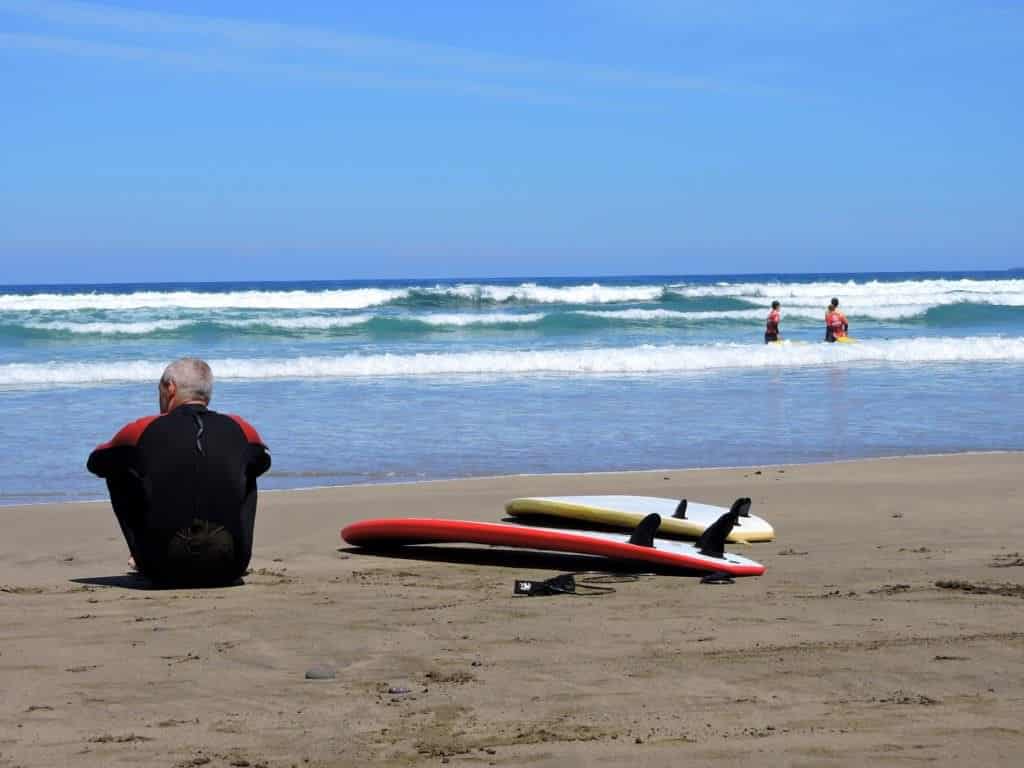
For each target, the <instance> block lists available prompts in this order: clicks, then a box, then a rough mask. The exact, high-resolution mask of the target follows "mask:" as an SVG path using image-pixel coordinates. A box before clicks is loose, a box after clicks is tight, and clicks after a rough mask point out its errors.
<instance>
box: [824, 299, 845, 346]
mask: <svg viewBox="0 0 1024 768" xmlns="http://www.w3.org/2000/svg"><path fill="white" fill-rule="evenodd" d="M849 330H850V324H849V322H847V320H846V315H844V314H843V313H842V312H840V311H839V299H836V298H833V299H832V301H831V302H830V303H829V305H828V309H826V310H825V341H836V340H837V339H842V338H844V337H845V336H846V333H847V331H849Z"/></svg>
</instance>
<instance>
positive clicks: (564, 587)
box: [512, 571, 636, 597]
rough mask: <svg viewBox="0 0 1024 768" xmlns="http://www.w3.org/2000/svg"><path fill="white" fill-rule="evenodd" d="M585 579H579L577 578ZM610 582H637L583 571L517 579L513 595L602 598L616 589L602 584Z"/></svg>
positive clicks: (632, 578)
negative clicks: (548, 577)
mask: <svg viewBox="0 0 1024 768" xmlns="http://www.w3.org/2000/svg"><path fill="white" fill-rule="evenodd" d="M578 576H580V577H583V578H580V579H577V577H578ZM608 581H616V582H618V581H636V577H635V576H634V577H628V576H626V577H623V576H617V575H615V576H613V575H611V574H606V573H592V572H588V571H583V572H581V573H563V574H560V575H558V576H554V577H552V578H550V579H543V580H539V581H538V580H536V579H516V582H515V584H514V585H513V587H512V594H513V595H526V596H527V597H538V596H548V595H574V596H576V597H600V596H601V595H610V594H611V593H612V592H614V591H615V587H609V586H606V585H605V584H602V583H600V582H608Z"/></svg>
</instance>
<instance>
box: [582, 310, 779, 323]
mask: <svg viewBox="0 0 1024 768" xmlns="http://www.w3.org/2000/svg"><path fill="white" fill-rule="evenodd" d="M572 314H576V315H586V316H587V317H603V318H605V319H606V320H636V321H641V322H646V321H650V320H675V321H680V322H685V321H698V322H699V321H703V320H753V319H758V318H762V317H764V316H766V315H767V312H765V311H764V310H760V309H730V310H719V311H710V310H709V311H700V312H683V311H680V310H675V309H635V308H634V309H580V310H576V311H575V312H573V313H572Z"/></svg>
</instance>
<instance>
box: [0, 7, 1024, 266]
mask: <svg viewBox="0 0 1024 768" xmlns="http://www.w3.org/2000/svg"><path fill="white" fill-rule="evenodd" d="M1022 73H1024V3H1021V2H995V1H993V2H986V1H985V0H976V1H973V2H959V1H958V2H953V1H950V2H945V1H944V0H931V1H928V2H925V1H921V2H917V1H916V0H907V1H905V2H901V1H900V0H888V1H887V2H875V1H874V0H860V2H846V0H836V1H835V2H827V1H824V0H821V1H817V2H814V1H811V0H807V1H806V2H776V3H765V2H755V1H754V0H749V1H748V2H742V1H736V2H730V1H729V0H721V1H720V2H705V3H698V2H688V1H687V0H649V1H645V0H630V1H627V0H565V2H557V3H552V2H534V1H533V0H521V1H520V2H517V3H500V4H499V3H481V2H472V3H471V2H449V1H448V0H433V1H432V2H430V3H424V2H383V1H382V2H379V3H349V2H342V3H339V2H326V1H322V2H319V1H317V2H315V1H313V0H308V1H307V2H302V3H294V2H293V3H280V2H279V3H270V2H199V0H193V1H188V2H171V1H170V0H164V1H163V2H159V1H155V2H137V3H132V4H128V3H118V4H114V3H107V4H98V3H88V2H63V1H61V0H0V93H2V94H3V98H2V102H0V170H2V172H0V264H2V265H3V266H2V267H0V283H8V284H10V283H30V282H83V281H90V282H91V281H97V282H98V281H138V280H224V279H344V278H364V277H432V276H436V277H447V276H494V275H509V276H514V275H587V274H641V273H646V274H653V273H658V274H667V273H675V274H686V273H690V274H693V273H722V272H765V271H780V272H794V271H870V270H879V269H884V270H903V269H971V268H991V269H1001V268H1005V267H1010V266H1018V265H1021V264H1022V263H1024V248H1022V245H1024V234H1022V232H1024V227H1021V225H1020V222H1021V221H1024V210H1022V208H1024V205H1022V201H1024V160H1022V157H1024V150H1022V145H1021V142H1020V137H1021V136H1022V135H1024V124H1022V123H1024V120H1022V117H1024V106H1022V101H1024V100H1022V98H1021V95H1022V93H1024V87H1022V86H1024V74H1022Z"/></svg>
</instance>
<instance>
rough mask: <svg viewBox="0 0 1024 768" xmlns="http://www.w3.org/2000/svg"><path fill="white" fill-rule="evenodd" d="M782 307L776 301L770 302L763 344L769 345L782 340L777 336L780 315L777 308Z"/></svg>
mask: <svg viewBox="0 0 1024 768" xmlns="http://www.w3.org/2000/svg"><path fill="white" fill-rule="evenodd" d="M781 306H782V305H781V304H779V302H777V301H773V302H772V311H771V312H769V313H768V322H767V324H766V325H765V329H764V343H765V344H770V343H771V342H773V341H778V340H779V339H780V338H782V337H781V336H780V335H779V320H780V317H781V315H780V314H779V307H781Z"/></svg>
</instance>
